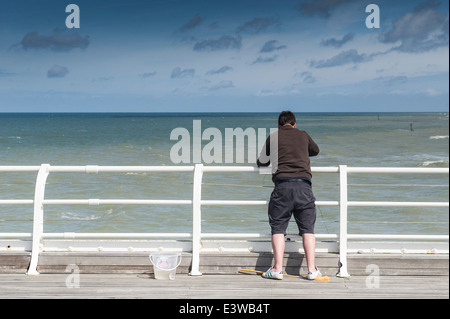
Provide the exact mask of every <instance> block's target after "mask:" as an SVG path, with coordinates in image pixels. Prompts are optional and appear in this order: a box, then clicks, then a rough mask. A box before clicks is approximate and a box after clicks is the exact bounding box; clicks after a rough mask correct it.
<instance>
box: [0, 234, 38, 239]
mask: <svg viewBox="0 0 450 319" xmlns="http://www.w3.org/2000/svg"><path fill="white" fill-rule="evenodd" d="M32 236H33V234H32V233H0V238H31V237H32Z"/></svg>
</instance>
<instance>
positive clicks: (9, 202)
mask: <svg viewBox="0 0 450 319" xmlns="http://www.w3.org/2000/svg"><path fill="white" fill-rule="evenodd" d="M33 203H34V200H32V199H0V205H28V204H33Z"/></svg>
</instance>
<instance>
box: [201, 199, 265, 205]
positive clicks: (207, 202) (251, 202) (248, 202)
mask: <svg viewBox="0 0 450 319" xmlns="http://www.w3.org/2000/svg"><path fill="white" fill-rule="evenodd" d="M267 203H268V202H267V201H266V200H201V201H200V204H201V205H267Z"/></svg>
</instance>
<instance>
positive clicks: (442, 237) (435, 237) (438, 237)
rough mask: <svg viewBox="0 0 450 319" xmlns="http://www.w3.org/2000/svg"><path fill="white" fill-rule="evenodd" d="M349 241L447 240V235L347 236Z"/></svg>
mask: <svg viewBox="0 0 450 319" xmlns="http://www.w3.org/2000/svg"><path fill="white" fill-rule="evenodd" d="M347 238H349V239H427V240H449V236H448V235H379V234H378V235H377V234H374V235H372V234H348V235H347Z"/></svg>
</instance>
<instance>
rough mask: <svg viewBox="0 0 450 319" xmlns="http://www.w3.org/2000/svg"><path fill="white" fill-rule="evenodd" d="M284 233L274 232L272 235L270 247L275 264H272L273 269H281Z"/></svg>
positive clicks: (278, 270)
mask: <svg viewBox="0 0 450 319" xmlns="http://www.w3.org/2000/svg"><path fill="white" fill-rule="evenodd" d="M285 246H286V244H285V242H284V234H274V235H272V249H273V257H274V259H275V265H274V266H273V271H276V272H280V271H282V270H283V257H284V249H285Z"/></svg>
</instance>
